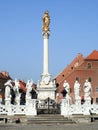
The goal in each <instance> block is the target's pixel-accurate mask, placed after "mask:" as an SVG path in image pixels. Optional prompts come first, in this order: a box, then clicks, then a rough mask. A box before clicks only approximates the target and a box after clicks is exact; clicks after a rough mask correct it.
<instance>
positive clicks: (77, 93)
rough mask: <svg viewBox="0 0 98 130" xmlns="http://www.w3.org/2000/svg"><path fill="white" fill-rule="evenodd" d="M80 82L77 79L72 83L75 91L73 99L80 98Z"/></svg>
mask: <svg viewBox="0 0 98 130" xmlns="http://www.w3.org/2000/svg"><path fill="white" fill-rule="evenodd" d="M80 87H81V86H80V83H79V81H78V80H76V81H75V83H74V93H75V99H81V97H80Z"/></svg>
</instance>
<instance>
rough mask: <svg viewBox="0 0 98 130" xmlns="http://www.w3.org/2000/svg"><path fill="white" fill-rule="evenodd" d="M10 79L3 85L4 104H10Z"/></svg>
mask: <svg viewBox="0 0 98 130" xmlns="http://www.w3.org/2000/svg"><path fill="white" fill-rule="evenodd" d="M11 82H12V81H11V80H8V81H7V82H6V83H5V84H4V85H5V105H10V104H11V88H12V84H11Z"/></svg>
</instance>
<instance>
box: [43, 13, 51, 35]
mask: <svg viewBox="0 0 98 130" xmlns="http://www.w3.org/2000/svg"><path fill="white" fill-rule="evenodd" d="M42 19H43V26H42V30H43V31H45V32H48V31H49V24H50V16H49V13H48V11H46V12H45V13H44V16H43V18H42Z"/></svg>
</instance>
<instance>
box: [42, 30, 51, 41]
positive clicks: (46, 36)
mask: <svg viewBox="0 0 98 130" xmlns="http://www.w3.org/2000/svg"><path fill="white" fill-rule="evenodd" d="M42 36H43V38H44V39H49V36H50V31H47V32H46V31H43V32H42Z"/></svg>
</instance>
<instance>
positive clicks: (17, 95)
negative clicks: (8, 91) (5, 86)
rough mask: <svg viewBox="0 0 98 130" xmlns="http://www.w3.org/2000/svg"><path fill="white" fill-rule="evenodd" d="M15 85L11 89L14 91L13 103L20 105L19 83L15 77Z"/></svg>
mask: <svg viewBox="0 0 98 130" xmlns="http://www.w3.org/2000/svg"><path fill="white" fill-rule="evenodd" d="M14 82H15V86H14V87H13V90H14V92H15V103H16V105H20V96H21V94H20V93H19V88H20V83H19V81H18V80H17V79H15V81H14Z"/></svg>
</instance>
